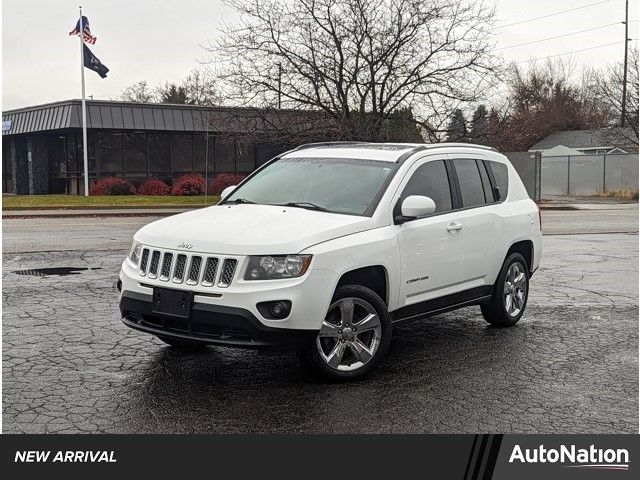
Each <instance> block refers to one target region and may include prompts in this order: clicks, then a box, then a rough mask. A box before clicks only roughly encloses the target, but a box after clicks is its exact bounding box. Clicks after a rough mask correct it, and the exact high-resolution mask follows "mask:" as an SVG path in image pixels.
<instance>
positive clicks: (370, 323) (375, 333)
mask: <svg viewBox="0 0 640 480" xmlns="http://www.w3.org/2000/svg"><path fill="white" fill-rule="evenodd" d="M381 338H382V326H381V323H380V317H379V316H378V313H377V312H376V310H375V308H373V306H372V305H371V304H370V303H368V302H366V301H365V300H362V299H360V298H355V297H347V298H342V299H340V300H338V301H336V302H334V303H332V304H331V306H330V307H329V311H328V312H327V316H326V318H325V319H324V321H323V322H322V328H321V329H320V332H319V333H318V337H317V338H316V347H317V348H318V352H319V353H320V357H321V358H322V359H323V360H324V361H325V363H326V364H327V365H328V366H329V367H331V368H333V369H335V370H340V371H346V372H349V371H353V370H357V369H358V368H361V367H362V366H364V365H365V364H366V363H367V362H369V360H371V359H372V358H373V356H374V355H375V353H376V351H377V350H378V347H379V346H380V339H381Z"/></svg>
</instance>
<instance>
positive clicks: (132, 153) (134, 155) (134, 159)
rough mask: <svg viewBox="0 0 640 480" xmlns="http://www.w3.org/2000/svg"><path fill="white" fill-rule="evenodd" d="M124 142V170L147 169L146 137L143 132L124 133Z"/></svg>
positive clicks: (137, 170) (140, 170)
mask: <svg viewBox="0 0 640 480" xmlns="http://www.w3.org/2000/svg"><path fill="white" fill-rule="evenodd" d="M123 143H124V171H125V173H131V172H145V173H146V171H147V137H146V135H145V134H144V133H125V134H124V137H123Z"/></svg>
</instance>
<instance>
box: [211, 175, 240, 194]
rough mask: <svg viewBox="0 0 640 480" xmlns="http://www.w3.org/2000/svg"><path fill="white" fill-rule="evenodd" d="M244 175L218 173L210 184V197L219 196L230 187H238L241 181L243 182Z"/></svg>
mask: <svg viewBox="0 0 640 480" xmlns="http://www.w3.org/2000/svg"><path fill="white" fill-rule="evenodd" d="M245 177H246V175H243V174H241V173H219V174H218V175H216V176H215V177H214V179H213V182H211V189H210V192H209V193H211V194H212V195H220V194H221V193H222V191H223V190H224V189H225V188H227V187H229V186H231V185H238V184H239V183H240V182H241V181H242V180H244V179H245Z"/></svg>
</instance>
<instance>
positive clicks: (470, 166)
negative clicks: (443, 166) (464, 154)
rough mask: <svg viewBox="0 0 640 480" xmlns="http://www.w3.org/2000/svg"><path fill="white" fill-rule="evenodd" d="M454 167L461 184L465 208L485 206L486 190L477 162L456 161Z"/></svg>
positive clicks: (468, 160)
mask: <svg viewBox="0 0 640 480" xmlns="http://www.w3.org/2000/svg"><path fill="white" fill-rule="evenodd" d="M453 165H454V167H455V169H456V174H457V176H458V183H459V184H460V194H461V195H462V206H463V208H469V207H477V206H480V205H484V204H485V197H484V189H483V188H482V179H481V178H480V171H479V170H478V165H477V164H476V161H475V160H471V159H455V160H453Z"/></svg>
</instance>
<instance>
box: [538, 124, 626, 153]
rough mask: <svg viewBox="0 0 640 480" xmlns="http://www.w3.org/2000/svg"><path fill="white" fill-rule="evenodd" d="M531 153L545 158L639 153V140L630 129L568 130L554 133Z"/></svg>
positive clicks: (539, 143) (540, 142) (541, 141)
mask: <svg viewBox="0 0 640 480" xmlns="http://www.w3.org/2000/svg"><path fill="white" fill-rule="evenodd" d="M529 152H532V153H535V152H540V153H541V154H542V156H543V157H558V156H572V155H598V154H599V155H602V154H607V155H612V154H619V153H638V138H637V136H636V134H635V132H634V130H633V129H632V128H629V127H624V128H622V127H617V128H599V129H595V130H567V131H563V132H554V133H552V134H551V135H549V136H548V137H546V138H544V139H542V140H540V141H539V142H538V143H536V144H535V145H534V146H533V147H531V148H530V149H529Z"/></svg>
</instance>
